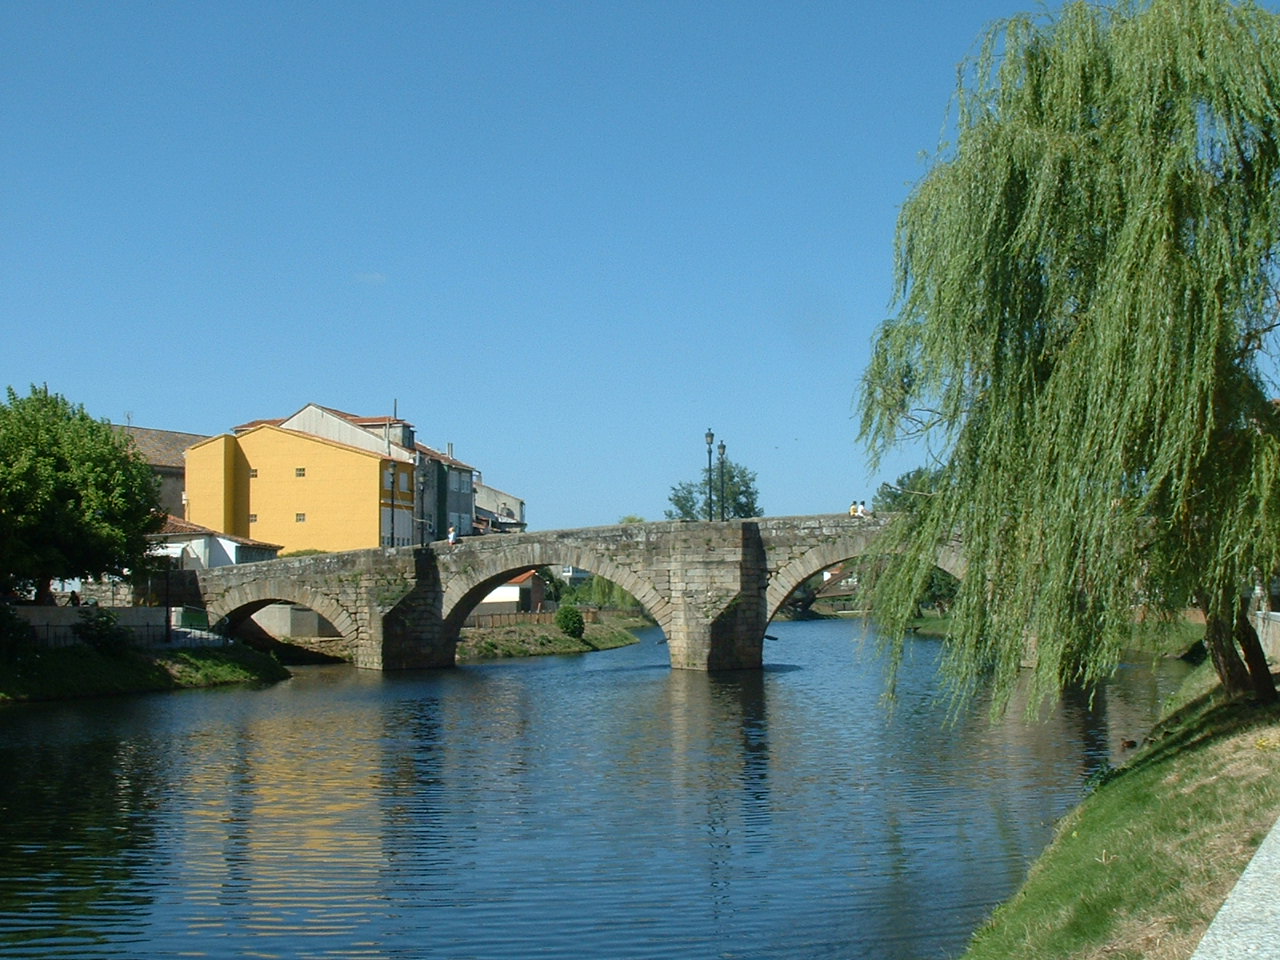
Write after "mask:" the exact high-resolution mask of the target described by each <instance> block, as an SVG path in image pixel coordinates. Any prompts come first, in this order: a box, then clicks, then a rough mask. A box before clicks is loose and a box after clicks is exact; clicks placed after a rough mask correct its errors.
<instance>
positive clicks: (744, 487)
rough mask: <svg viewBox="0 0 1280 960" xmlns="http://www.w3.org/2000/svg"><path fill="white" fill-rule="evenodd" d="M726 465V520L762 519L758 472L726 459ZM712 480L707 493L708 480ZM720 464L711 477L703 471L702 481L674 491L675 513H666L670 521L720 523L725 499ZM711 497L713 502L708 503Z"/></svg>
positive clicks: (679, 487) (675, 487)
mask: <svg viewBox="0 0 1280 960" xmlns="http://www.w3.org/2000/svg"><path fill="white" fill-rule="evenodd" d="M723 463H724V470H723V472H724V477H723V480H724V483H723V487H724V497H723V505H724V516H725V519H726V520H732V519H734V518H735V517H760V516H763V515H764V511H763V510H761V509H760V504H759V502H758V501H759V497H760V494H759V493H758V492H757V491H756V475H755V471H753V470H748V469H747V468H746V467H744V466H742V464H739V463H734V462H733V461H732V460H730V459H728V458H727V457H726V458H725V460H724V461H723ZM708 476H709V477H710V480H711V485H710V489H709V490H708V486H707V479H708ZM720 489H721V464H720V462H719V461H717V462H716V463H715V464H714V465H713V466H712V468H711V471H710V473H708V471H707V469H706V468H705V467H704V468H703V470H702V480H700V481H698V482H694V481H686V482H684V483H678V484H676V485H675V486H674V487H672V488H671V495H670V497H669V499H670V501H671V507H672V509H670V510H667V511H665V514H666V518H667V519H668V520H706V519H707V518H708V516H710V517H711V518H712V519H716V520H718V519H720V507H721V502H722V498H721V496H720ZM708 496H709V497H710V499H709V500H708Z"/></svg>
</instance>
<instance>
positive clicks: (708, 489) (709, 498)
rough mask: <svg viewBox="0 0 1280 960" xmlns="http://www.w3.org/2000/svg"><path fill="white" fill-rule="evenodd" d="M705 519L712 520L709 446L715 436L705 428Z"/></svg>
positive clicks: (708, 428) (709, 429) (714, 439)
mask: <svg viewBox="0 0 1280 960" xmlns="http://www.w3.org/2000/svg"><path fill="white" fill-rule="evenodd" d="M706 440H707V519H708V520H712V519H714V517H712V515H711V444H713V443H715V442H716V435H715V434H714V433H712V432H711V428H710V427H707V437H706Z"/></svg>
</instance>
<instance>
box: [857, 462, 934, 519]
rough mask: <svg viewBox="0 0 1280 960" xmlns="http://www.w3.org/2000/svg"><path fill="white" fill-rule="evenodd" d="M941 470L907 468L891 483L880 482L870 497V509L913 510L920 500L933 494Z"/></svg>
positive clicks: (880, 510) (889, 510) (893, 511)
mask: <svg viewBox="0 0 1280 960" xmlns="http://www.w3.org/2000/svg"><path fill="white" fill-rule="evenodd" d="M941 478H942V471H941V470H940V469H938V468H936V467H935V468H932V469H931V468H929V467H916V468H915V469H914V470H908V471H907V472H906V473H904V474H902V476H900V477H898V479H897V480H895V481H893V483H882V484H880V486H879V487H877V488H876V492H875V496H873V497H872V498H871V509H872V510H873V511H874V512H876V513H904V512H907V511H910V510H915V509H916V508H917V507H919V505H920V503H921V501H922V500H923V499H924V498H926V497H929V496H932V495H933V492H934V490H936V489H937V486H938V482H939V481H940V480H941Z"/></svg>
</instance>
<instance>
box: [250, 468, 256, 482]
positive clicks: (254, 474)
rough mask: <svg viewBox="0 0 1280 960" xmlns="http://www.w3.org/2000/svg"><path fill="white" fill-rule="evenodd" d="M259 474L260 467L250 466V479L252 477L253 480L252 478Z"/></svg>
mask: <svg viewBox="0 0 1280 960" xmlns="http://www.w3.org/2000/svg"><path fill="white" fill-rule="evenodd" d="M257 475H258V468H257V467H250V468H249V479H250V480H252V479H253V478H254V477H256V476H257Z"/></svg>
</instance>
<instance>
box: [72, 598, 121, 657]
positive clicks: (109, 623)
mask: <svg viewBox="0 0 1280 960" xmlns="http://www.w3.org/2000/svg"><path fill="white" fill-rule="evenodd" d="M71 630H72V632H73V633H74V634H75V635H76V636H77V637H78V638H79V639H80V640H82V641H84V642H85V643H87V644H88V645H89V646H91V647H93V649H95V650H97V651H98V652H99V653H105V654H117V653H123V652H124V651H125V650H127V649H128V647H129V645H130V642H131V641H132V640H133V637H132V635H131V634H130V633H129V631H128V630H127V629H126V628H125V627H122V626H120V623H119V620H118V618H117V617H116V614H115V613H114V612H113V611H111V610H107V609H105V608H103V607H81V608H80V622H79V623H77V624H75V625H74V626H73V627H72V628H71Z"/></svg>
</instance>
